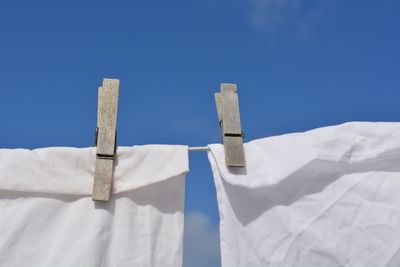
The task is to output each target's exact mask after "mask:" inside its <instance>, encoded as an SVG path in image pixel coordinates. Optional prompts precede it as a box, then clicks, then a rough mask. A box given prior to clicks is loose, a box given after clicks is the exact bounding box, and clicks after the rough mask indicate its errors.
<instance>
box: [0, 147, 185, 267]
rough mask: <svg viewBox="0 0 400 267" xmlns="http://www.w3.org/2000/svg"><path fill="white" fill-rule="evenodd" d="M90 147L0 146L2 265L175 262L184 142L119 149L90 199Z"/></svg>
mask: <svg viewBox="0 0 400 267" xmlns="http://www.w3.org/2000/svg"><path fill="white" fill-rule="evenodd" d="M94 161H95V148H81V149H78V148H44V149H36V150H26V149H0V266H5V267H24V266H30V267H36V266H37V267H57V266H59V267H71V266H74V267H79V266H81V267H92V266H93V267H97V266H104V267H108V266H143V267H145V266H146V267H147V266H171V267H172V266H173V267H176V266H181V262H182V242H183V238H182V237H183V206H184V176H185V173H186V172H188V151H187V147H186V146H166V145H165V146H164V145H149V146H135V147H119V148H118V153H117V162H116V166H115V173H114V177H115V178H114V194H113V196H112V200H111V201H110V202H109V203H95V202H93V201H92V199H91V192H92V186H93V177H94Z"/></svg>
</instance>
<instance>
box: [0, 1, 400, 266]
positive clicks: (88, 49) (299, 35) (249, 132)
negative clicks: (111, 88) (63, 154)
mask: <svg viewBox="0 0 400 267" xmlns="http://www.w3.org/2000/svg"><path fill="white" fill-rule="evenodd" d="M399 12H400V2H399V1H396V0H381V1H377V0H375V1H373V0H364V1H345V0H320V1H317V0H307V1H305V0H202V1H200V0H199V1H176V0H170V1H104V0H98V1H72V0H71V1H63V2H61V1H41V0H38V1H17V0H14V1H11V0H3V1H1V3H0V38H1V39H0V40H1V44H0V48H1V49H0V77H1V83H0V84H1V87H0V92H1V93H0V114H2V115H1V116H0V125H1V128H0V147H6V148H16V147H23V148H38V147H48V146H76V147H86V146H91V145H92V143H93V136H94V128H95V127H96V112H97V87H98V86H99V85H100V84H101V81H102V78H103V77H110V78H119V79H120V81H121V89H120V90H121V91H120V105H119V113H118V143H119V145H140V144H155V143H156V144H157V143H160V144H187V145H193V146H202V145H206V144H209V143H217V142H220V133H219V128H218V123H217V118H216V112H215V106H214V98H213V93H214V92H215V91H217V90H219V84H220V83H221V82H233V83H237V84H238V88H239V100H240V108H241V117H242V126H243V130H244V131H245V133H246V140H247V141H249V140H253V139H256V138H263V137H267V136H271V135H278V134H283V133H288V132H294V131H304V130H308V129H312V128H317V127H321V126H326V125H333V124H339V123H343V122H347V121H398V120H399V118H400V104H399V103H400V88H399V85H400V75H399V73H400V50H399V47H400V30H399V25H400V16H399V15H398V14H399ZM399 142H400V140H399ZM190 167H191V172H190V174H189V175H188V176H187V185H186V215H187V235H186V239H185V267H196V266H219V252H218V244H217V243H218V211H217V207H216V199H215V189H214V184H213V180H212V176H211V170H210V168H209V164H208V161H207V158H206V155H205V154H204V153H196V154H191V155H190Z"/></svg>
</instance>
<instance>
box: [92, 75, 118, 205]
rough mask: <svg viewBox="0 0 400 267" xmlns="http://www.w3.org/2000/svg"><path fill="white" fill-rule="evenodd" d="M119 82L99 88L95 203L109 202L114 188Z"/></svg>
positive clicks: (107, 82)
mask: <svg viewBox="0 0 400 267" xmlns="http://www.w3.org/2000/svg"><path fill="white" fill-rule="evenodd" d="M118 94H119V80H116V79H104V80H103V86H102V87H100V88H99V102H98V111H97V112H98V113H97V128H96V146H97V152H96V165H95V174H94V184H93V196H92V199H93V200H95V201H108V200H109V199H110V194H111V188H112V177H113V168H114V159H115V156H116V150H117V144H116V127H117V111H118Z"/></svg>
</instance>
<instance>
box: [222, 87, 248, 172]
mask: <svg viewBox="0 0 400 267" xmlns="http://www.w3.org/2000/svg"><path fill="white" fill-rule="evenodd" d="M215 103H216V106H217V113H218V119H219V123H220V126H221V132H222V139H223V140H222V141H223V143H224V149H225V162H226V166H228V167H246V160H245V155H244V147H243V136H244V135H243V132H242V129H241V125H240V113H239V99H238V95H237V86H236V84H231V83H222V84H221V92H220V93H215Z"/></svg>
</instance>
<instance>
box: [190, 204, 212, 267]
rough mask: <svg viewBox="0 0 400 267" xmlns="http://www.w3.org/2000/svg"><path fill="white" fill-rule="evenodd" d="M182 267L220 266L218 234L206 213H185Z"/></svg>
mask: <svg viewBox="0 0 400 267" xmlns="http://www.w3.org/2000/svg"><path fill="white" fill-rule="evenodd" d="M183 247H184V257H183V266H184V267H204V266H207V267H217V266H220V252H219V234H218V228H217V226H214V225H212V224H211V222H210V219H209V218H208V217H207V215H205V214H202V213H199V212H194V213H189V214H186V215H185V240H184V246H183Z"/></svg>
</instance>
